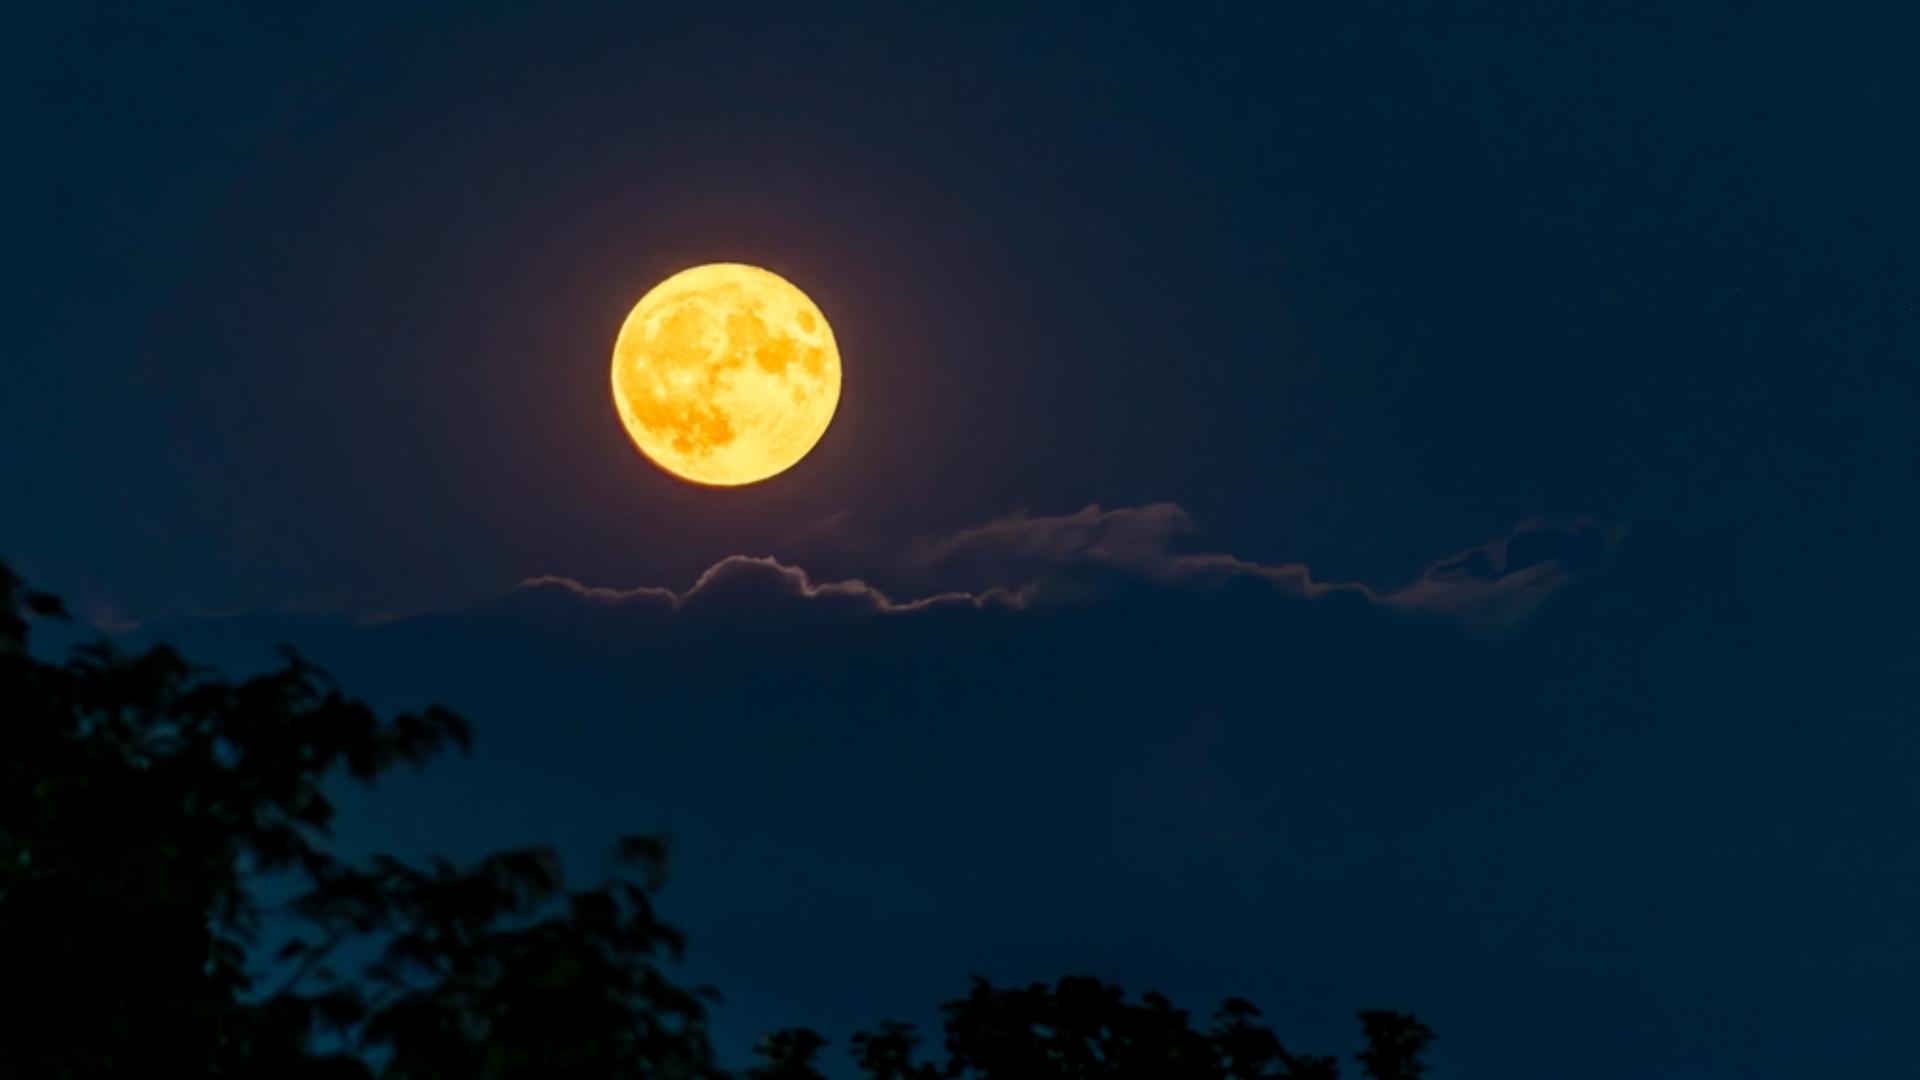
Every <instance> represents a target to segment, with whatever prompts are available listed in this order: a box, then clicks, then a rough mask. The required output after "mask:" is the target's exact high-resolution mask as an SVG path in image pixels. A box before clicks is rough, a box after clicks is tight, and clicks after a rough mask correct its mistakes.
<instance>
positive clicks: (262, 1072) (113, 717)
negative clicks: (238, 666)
mask: <svg viewBox="0 0 1920 1080" xmlns="http://www.w3.org/2000/svg"><path fill="white" fill-rule="evenodd" d="M36 617H37V618H63V617H64V612H63V611H62V609H61V606H60V604H59V602H58V601H57V600H55V599H54V598H52V597H49V596H46V595H44V594H39V593H33V592H29V591H27V590H26V589H25V588H24V587H23V586H22V584H21V582H20V581H19V580H18V579H17V578H15V577H14V576H13V575H12V574H11V573H10V572H9V571H8V570H7V569H6V567H5V566H4V565H0V1076H32V1077H49V1078H93V1077H148V1076H205V1077H238V1078H253V1077H260V1078H274V1080H309V1078H310V1080H373V1078H376V1077H378V1078H382V1080H442V1078H444V1080H522V1078H525V1080H575V1078H578V1080H586V1078H594V1080H619V1078H621V1077H661V1078H681V1077H686V1078H704V1077H719V1076H721V1075H722V1074H721V1073H720V1071H719V1070H718V1068H717V1067H716V1065H715V1063H714V1058H713V1054H712V1051H711V1048H710V1046H709V1043H708V1039H707V1035H706V1009H707V1004H708V1002H709V1000H710V999H711V997H712V996H713V995H712V994H711V992H709V991H704V990H696V989H689V988H686V987H683V986H680V985H679V984H677V983H676V982H674V981H673V980H671V979H670V978H669V977H668V976H667V975H666V974H665V973H664V972H663V971H662V970H661V968H660V966H659V963H658V962H659V960H660V959H661V958H663V957H677V956H678V954H679V952H680V949H681V945H682V941H681V938H680V935H679V933H678V932H677V931H676V930H675V929H674V928H672V927H671V926H669V925H667V924H666V923H663V922H662V921H660V920H659V918H658V917H657V916H656V914H655V912H654V906H653V898H654V895H655V893H656V891H657V889H658V888H659V885H660V881H661V869H662V866H663V863H664V860H665V856H666V852H665V848H664V846H663V845H662V844H661V842H660V841H658V840H657V839H654V838H651V837H645V836H633V837H627V838H625V839H623V840H622V841H620V843H619V845H618V849H617V851H616V853H615V854H616V865H617V866H618V867H619V868H620V869H619V872H618V873H616V874H615V876H613V877H612V878H610V879H609V880H606V881H604V882H601V883H600V884H598V885H595V886H594V887H592V888H588V889H584V890H576V891H569V890H568V889H567V888H566V886H565V884H564V882H563V880H562V877H561V871H560V866H559V864H558V861H557V859H556V858H555V856H554V855H553V853H552V852H551V851H548V850H545V849H526V850H519V851H506V852H500V853H496V854H494V855H491V856H488V857H487V858H485V859H482V860H480V861H479V862H478V863H476V864H475V865H472V866H467V867H459V866H454V865H452V864H450V863H447V862H445V861H435V862H433V863H432V864H431V865H427V866H417V865H411V864H408V863H405V862H402V861H400V860H398V859H393V858H389V857H376V858H373V859H370V860H368V861H366V862H365V863H362V864H350V863H348V862H346V861H344V860H342V859H340V858H338V857H337V856H335V855H333V854H331V853H330V852H329V851H328V850H327V848H326V846H325V845H326V840H327V836H328V827H329V825H330V824H331V821H332V818H333V804H332V802H331V801H330V800H329V799H328V797H327V794H326V790H325V789H326V785H327V784H328V783H329V782H332V781H333V779H334V778H335V777H337V776H339V775H342V774H344V775H346V776H350V777H353V778H355V779H357V780H359V781H362V782H366V783H372V782H374V781H376V780H378V779H379V778H380V777H382V776H383V775H385V774H387V773H388V772H390V771H391V770H393V769H394V768H396V767H398V766H400V765H415V766H417V765H420V764H422V763H423V762H425V761H426V760H427V759H429V758H431V757H432V756H434V755H435V754H437V753H440V752H442V751H443V750H445V749H447V748H448V747H455V748H459V749H462V750H464V749H466V748H467V747H468V746H469V745H470V742H471V736H470V733H469V731H468V729H467V725H466V724H465V722H464V721H462V720H461V719H460V718H459V717H458V716H456V715H454V714H453V713H451V712H448V711H446V710H445V709H440V708H430V709H427V710H424V711H422V712H419V713H410V714H403V715H400V716H397V717H394V718H392V719H390V720H383V719H381V718H380V717H378V716H376V715H375V714H374V713H373V711H372V710H370V709H369V708H368V707H367V706H366V705H365V704H363V703H361V702H360V701H358V700H356V699H354V698H352V697H349V696H347V695H345V694H344V693H342V692H341V690H340V689H339V688H338V687H336V686H335V685H334V684H333V683H332V682H331V680H329V679H328V677H327V676H326V675H325V674H324V673H323V672H321V671H319V670H318V669H316V668H314V667H313V666H311V665H310V664H308V663H306V662H305V661H304V660H302V659H301V658H300V657H299V656H298V655H295V654H293V653H291V652H288V653H287V654H286V655H285V659H284V662H283V664H282V665H281V666H280V667H279V668H278V669H277V670H275V671H273V672H270V673H268V674H265V675H260V676H257V677H254V678H249V679H244V680H239V681H234V680H230V679H227V678H224V677H222V676H220V675H219V674H217V673H215V672H212V671H208V670H206V669H204V668H200V667H196V666H194V665H192V664H189V663H188V662H187V661H186V660H184V659H183V658H182V657H180V656H179V655H178V654H177V653H175V652H174V651H172V650H171V649H169V648H166V647H165V646H159V647H155V648H152V649H149V650H147V651H145V652H142V653H137V654H129V653H125V652H122V651H120V650H118V649H116V648H115V647H113V646H112V645H109V644H94V645H88V646H83V647H81V648H79V649H76V650H75V651H74V653H73V654H72V656H71V657H70V658H69V659H67V660H66V661H65V662H63V663H52V662H48V661H45V660H42V659H39V658H37V657H35V656H34V655H33V654H32V653H31V652H30V651H29V649H28V644H29V632H30V630H31V625H32V624H31V620H32V618H36ZM268 886H271V889H269V888H268ZM263 891H264V892H271V893H272V894H274V895H280V894H284V895H285V896H286V897H287V899H286V900H285V901H284V902H281V903H277V904H274V905H271V906H269V905H266V904H264V903H263V902H262V901H261V899H260V895H261V894H262V893H263ZM269 924H271V925H272V926H273V927H274V928H276V929H277V928H281V927H290V928H292V929H291V930H290V931H284V930H283V931H280V932H279V933H278V934H277V935H276V934H273V933H270V932H269V931H268V926H269ZM268 938H272V940H267V939H268ZM345 956H359V957H364V958H365V959H364V960H363V961H362V962H359V963H355V964H344V961H342V959H341V958H342V957H345ZM338 966H345V967H346V968H347V970H346V971H345V972H344V973H343V972H342V971H340V970H336V968H337V967H338ZM1258 1015H1259V1013H1258V1010H1256V1009H1255V1008H1254V1007H1253V1006H1252V1005H1250V1004H1248V1003H1246V1002H1244V1001H1240V1000H1237V999H1234V1000H1229V1001H1227V1002H1226V1003H1225V1004H1224V1005H1223V1006H1222V1007H1221V1008H1220V1010H1219V1011H1218V1013H1217V1014H1216V1015H1215V1016H1214V1017H1213V1019H1212V1021H1211V1023H1210V1024H1207V1025H1203V1026H1195V1024H1194V1023H1193V1022H1192V1020H1191V1018H1190V1017H1189V1016H1188V1014H1187V1013H1186V1012H1184V1011H1182V1010H1180V1009H1176V1008H1174V1007H1173V1005H1172V1004H1171V1003H1169V1002H1168V1001H1167V1000H1166V999H1164V998H1161V997H1159V996H1158V995H1155V994H1148V995H1146V996H1145V997H1143V998H1141V999H1139V1000H1138V1001H1130V1000H1128V999H1127V997H1126V995H1125V994H1124V993H1123V992H1122V991H1121V990H1120V988H1119V987H1116V986H1113V985H1111V984H1108V983H1104V982H1101V981H1099V980H1096V979H1087V978H1068V979H1063V980H1061V981H1060V982H1058V983H1057V984H1055V985H1052V986H1047V985H1038V984H1037V985H1034V986H1030V987H1026V988H1023V989H1007V988H999V987H995V986H993V985H991V984H990V983H987V982H985V981H979V982H976V983H975V985H974V986H973V988H972V991H971V992H970V993H969V994H968V995H967V996H966V997H964V998H961V999H959V1000H957V1001H953V1002H950V1003H948V1004H947V1005H946V1006H945V1020H944V1025H943V1026H944V1034H945V1045H944V1050H945V1053H944V1056H943V1057H942V1058H941V1059H940V1060H938V1061H934V1060H928V1059H926V1058H924V1057H922V1056H921V1052H920V1039H919V1036H918V1034H917V1033H916V1032H915V1030H914V1029H913V1028H912V1027H911V1026H909V1025H905V1024H897V1023H886V1024H882V1025H880V1026H879V1027H878V1028H876V1029H875V1030H873V1031H868V1032H862V1033H860V1034H857V1035H855V1036H854V1037H853V1039H852V1042H851V1050H852V1058H853V1064H854V1067H855V1068H856V1069H857V1070H858V1072H859V1074H860V1075H862V1076H863V1077H867V1078H869V1080H936V1078H955V1080H960V1078H971V1080H1049V1078H1060V1080H1134V1078H1139V1080H1255V1078H1285V1080H1331V1078H1334V1077H1337V1076H1338V1075H1339V1069H1338V1066H1337V1063H1336V1062H1335V1060H1334V1059H1332V1058H1319V1057H1309V1056H1303V1055H1296V1054H1293V1053H1290V1052H1289V1051H1288V1050H1286V1049H1285V1048H1284V1047H1283V1046H1282V1045H1281V1043H1280V1041H1279V1039H1278V1038H1276V1037H1275V1036H1274V1034H1273V1033H1272V1031H1270V1030H1269V1029H1268V1028H1266V1027H1265V1026H1263V1025H1262V1024H1260V1023H1259V1022H1258ZM1361 1021H1362V1025H1363V1029H1364V1032H1365V1036H1366V1049H1364V1050H1362V1051H1361V1052H1360V1053H1359V1054H1358V1055H1356V1057H1357V1060H1358V1061H1359V1062H1360V1064H1361V1066H1362V1067H1363V1069H1364V1070H1365V1073H1366V1075H1367V1076H1369V1077H1373V1078H1374V1080H1417V1078H1419V1077H1421V1076H1422V1075H1424V1072H1425V1068H1424V1066H1423V1065H1422V1063H1421V1055H1422V1053H1423V1052H1424V1049H1425V1047H1426V1045H1427V1044H1428V1043H1429V1042H1430V1041H1431V1039H1432V1037H1433V1036H1432V1033H1431V1032H1430V1031H1429V1030H1428V1029H1427V1028H1426V1027H1425V1026H1424V1025H1422V1024H1421V1023H1420V1022H1419V1021H1417V1020H1415V1019H1414V1018H1412V1017H1410V1016H1405V1015H1402V1014H1397V1013H1388V1012H1367V1013H1362V1014H1361ZM826 1045H827V1042H826V1040H825V1039H824V1038H822V1037H821V1036H820V1035H818V1034H816V1033H815V1032H812V1031H809V1030H807V1029H803V1028H797V1029H792V1030H788V1031H783V1032H778V1033H775V1034H773V1035H770V1036H768V1037H767V1038H766V1039H764V1040H763V1041H762V1043H761V1046H760V1057H761V1058H762V1064H761V1065H759V1066H757V1067H755V1068H754V1069H752V1070H750V1071H749V1073H748V1076H749V1077H751V1078H753V1080H819V1078H823V1076H824V1074H823V1073H822V1072H821V1071H820V1066H819V1061H820V1057H821V1054H822V1051H823V1050H824V1048H825V1047H826Z"/></svg>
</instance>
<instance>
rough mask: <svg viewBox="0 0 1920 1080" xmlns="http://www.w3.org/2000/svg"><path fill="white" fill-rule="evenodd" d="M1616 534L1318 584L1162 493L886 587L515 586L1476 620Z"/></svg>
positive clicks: (898, 565)
mask: <svg viewBox="0 0 1920 1080" xmlns="http://www.w3.org/2000/svg"><path fill="white" fill-rule="evenodd" d="M1624 535H1625V530H1623V529H1619V528H1609V527H1606V526H1603V525H1602V524H1600V523H1599V522H1597V521H1594V520H1592V519H1587V518H1578V519H1574V520H1572V521H1568V522H1548V521H1528V522H1525V523H1523V524H1522V525H1520V526H1519V527H1518V528H1516V529H1515V530H1513V531H1512V532H1511V533H1510V534H1508V535H1507V536H1505V537H1502V538H1500V539H1498V540H1494V541H1490V542H1488V543H1486V544H1482V545H1479V546H1477V547H1474V548H1470V549H1468V550H1466V551H1462V552H1459V553H1456V554H1454V555H1450V556H1448V557H1446V558H1444V559H1441V560H1438V561H1436V562H1435V563H1433V564H1432V565H1431V566H1430V567H1429V568H1428V569H1427V571H1426V572H1425V573H1424V574H1423V575H1422V576H1421V577H1420V578H1419V579H1418V580H1416V581H1414V582H1412V583H1411V584H1408V585H1405V586H1402V587H1399V588H1393V589H1386V590H1383V589H1380V588H1377V587H1374V586H1371V585H1368V584H1366V583H1363V582H1339V581H1333V582H1329V581H1318V580H1316V579H1315V578H1314V576H1313V574H1312V572H1311V571H1310V570H1309V569H1308V568H1307V567H1306V566H1304V565H1302V564H1299V563H1260V562H1253V561H1249V560H1246V559H1242V558H1239V557H1237V556H1234V555H1230V554H1225V553H1220V552H1206V551H1192V550H1187V548H1190V547H1191V546H1192V542H1193V541H1194V540H1195V539H1196V538H1197V537H1198V536H1199V530H1198V528H1197V527H1196V526H1195V524H1194V522H1193V519H1192V518H1191V516H1190V515H1188V514H1187V512H1186V511H1185V510H1183V509H1181V508H1180V507H1179V506H1176V505H1174V504H1172V503H1154V504H1150V505H1147V506H1140V507H1123V508H1119V509H1113V510H1107V509H1102V508H1101V507H1099V506H1097V505H1090V506H1087V507H1085V508H1084V509H1082V510H1080V511H1078V512H1076V513H1072V514H1059V515H1040V516H1034V515H1028V514H1024V513H1022V514H1014V515H1011V516H1008V517H1003V518H1000V519H997V520H995V521H992V522H989V523H987V524H985V525H980V526H977V527H973V528H968V529H963V530H960V531H958V532H955V533H952V534H949V535H946V536H942V537H938V538H933V539H921V540H918V541H914V542H910V543H909V544H907V545H905V547H904V549H903V550H901V551H899V552H895V553H890V554H885V555H882V556H880V558H881V559H882V560H883V562H884V563H885V564H886V565H885V567H884V569H885V572H886V573H887V576H888V578H889V580H890V581H891V582H893V583H895V584H894V586H893V590H892V591H889V590H886V589H882V588H881V587H879V586H877V585H874V584H870V583H869V582H868V581H866V580H864V579H862V578H845V579H840V580H828V581H820V580H815V579H814V577H813V576H812V575H810V574H809V573H808V571H807V570H806V569H804V568H803V567H801V566H797V565H791V564H788V563H783V562H781V561H780V560H778V559H776V558H773V557H770V556H749V555H733V556H729V557H727V558H725V559H722V560H721V561H720V562H718V563H715V564H714V565H713V566H712V567H710V568H708V569H707V571H706V572H705V573H703V574H701V575H700V577H699V578H698V579H697V580H696V581H695V582H694V583H693V584H692V585H691V586H689V587H688V588H686V589H685V590H678V591H676V590H674V589H671V588H666V587H659V586H641V587H636V588H610V587H606V586H599V585H588V584H586V583H583V582H580V581H578V580H575V579H573V578H569V577H565V576H561V575H541V576H537V577H532V578H528V579H526V580H524V581H522V582H520V584H519V588H520V589H522V590H533V591H539V590H558V591H561V592H566V593H571V594H573V595H575V596H578V597H581V598H583V599H586V600H590V601H593V602H595V603H600V604H618V605H631V606H636V607H640V608H655V609H659V610H661V611H664V612H682V611H687V612H699V611H701V610H705V609H711V608H715V607H729V606H737V605H742V604H751V603H753V602H758V601H765V602H772V603H779V602H783V601H784V602H803V603H808V604H814V605H819V606H820V607H822V608H825V609H830V610H834V611H838V612H843V613H857V614H872V615H907V614H914V613H918V612H925V611H929V610H934V609H940V608H975V609H984V608H1006V609H1026V608H1032V607H1042V606H1050V605H1072V604H1088V603H1097V602H1099V601H1100V600H1101V599H1104V598H1109V597H1112V596H1114V595H1117V594H1121V593H1125V592H1128V591H1138V590H1142V589H1166V590H1172V591H1177V592H1187V593H1207V592H1219V591H1227V590H1233V589H1237V588H1257V589H1265V590H1268V591H1270V593H1271V594H1272V595H1273V596H1274V597H1278V598H1291V599H1297V600H1319V599H1323V598H1328V597H1350V598H1353V599H1355V600H1358V601H1362V602H1364V603H1366V604H1369V605H1374V606H1377V607H1379V608H1382V609H1385V610H1391V611H1398V612H1402V613H1409V614H1425V615H1435V616H1444V617H1447V618H1451V619H1454V620H1457V621H1459V622H1461V623H1463V624H1465V625H1469V626H1472V627H1475V628H1481V629H1486V628H1499V627H1505V626H1509V625H1512V624H1513V623H1514V622H1517V621H1518V620H1520V619H1522V618H1524V617H1525V616H1526V615H1528V614H1530V613H1531V612H1533V611H1535V610H1536V609H1538V608H1539V606H1540V605H1541V604H1543V603H1544V602H1546V600H1547V599H1548V598H1550V597H1551V596H1552V595H1554V594H1555V593H1556V592H1558V591H1559V590H1560V589H1562V588H1563V587H1565V586H1566V585H1567V584H1569V583H1570V582H1572V581H1573V580H1575V579H1576V578H1578V577H1580V576H1582V575H1585V574H1588V573H1591V572H1594V571H1596V570H1599V569H1601V568H1602V567H1604V565H1605V564H1606V561H1607V558H1608V556H1609V555H1610V553H1611V552H1612V551H1613V550H1614V549H1615V548H1616V546H1617V545H1618V544H1619V543H1620V542H1621V540H1622V538H1623V536H1624Z"/></svg>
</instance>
